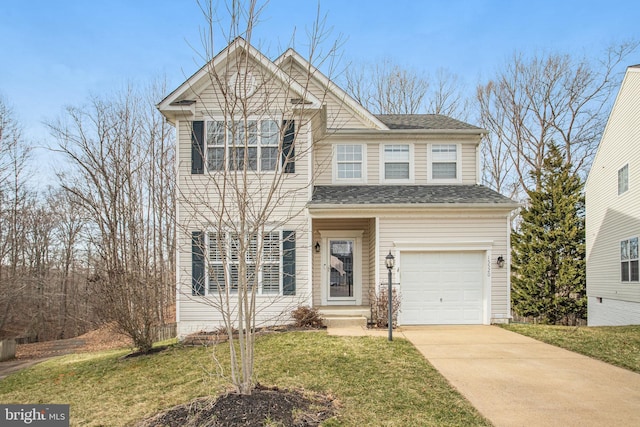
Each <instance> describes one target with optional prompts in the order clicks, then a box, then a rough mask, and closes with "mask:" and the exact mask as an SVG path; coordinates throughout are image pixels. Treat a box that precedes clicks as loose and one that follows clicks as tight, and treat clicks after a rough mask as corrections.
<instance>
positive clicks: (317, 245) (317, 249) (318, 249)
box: [314, 242, 320, 254]
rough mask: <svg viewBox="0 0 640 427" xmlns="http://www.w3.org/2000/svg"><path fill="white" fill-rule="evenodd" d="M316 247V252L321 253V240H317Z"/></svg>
mask: <svg viewBox="0 0 640 427" xmlns="http://www.w3.org/2000/svg"><path fill="white" fill-rule="evenodd" d="M314 248H316V253H317V254H319V253H320V242H316V244H315V246H314Z"/></svg>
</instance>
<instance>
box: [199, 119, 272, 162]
mask: <svg viewBox="0 0 640 427" xmlns="http://www.w3.org/2000/svg"><path fill="white" fill-rule="evenodd" d="M225 124H226V126H225ZM229 124H230V123H229V122H225V121H222V120H207V121H206V133H205V134H206V146H207V169H208V170H210V171H221V170H224V169H225V167H227V168H228V169H229V170H244V169H245V167H246V169H247V170H251V171H274V170H276V168H277V166H278V141H279V138H280V130H279V128H278V122H276V121H275V120H246V121H245V120H240V121H237V122H235V123H234V124H233V126H232V127H231V128H229ZM245 162H246V165H245Z"/></svg>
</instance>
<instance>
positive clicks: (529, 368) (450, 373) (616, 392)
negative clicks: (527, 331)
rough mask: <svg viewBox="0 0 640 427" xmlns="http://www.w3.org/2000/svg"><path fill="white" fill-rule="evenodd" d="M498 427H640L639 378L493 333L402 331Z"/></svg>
mask: <svg viewBox="0 0 640 427" xmlns="http://www.w3.org/2000/svg"><path fill="white" fill-rule="evenodd" d="M396 336H404V337H405V338H407V339H408V340H409V341H411V342H412V343H413V345H414V346H416V348H417V349H418V350H419V351H420V352H421V353H422V354H423V355H424V356H425V358H427V360H429V362H430V363H431V364H432V365H433V366H434V367H435V368H436V369H437V370H438V371H439V372H440V373H441V374H442V375H443V376H444V377H445V378H447V380H449V382H450V383H451V384H452V385H453V386H454V387H455V388H457V389H458V391H460V393H462V394H463V395H464V396H465V397H466V398H467V399H468V400H469V401H470V402H471V404H472V405H473V406H475V407H476V408H477V409H478V411H480V413H482V414H483V415H484V416H485V417H487V418H488V419H489V420H490V421H491V422H492V423H493V424H495V425H496V426H508V427H514V426H640V374H636V373H633V372H631V371H628V370H625V369H621V368H617V367H615V366H612V365H609V364H606V363H603V362H600V361H597V360H594V359H591V358H589V357H585V356H582V355H579V354H577V353H573V352H570V351H567V350H563V349H560V348H557V347H554V346H551V345H548V344H544V343H541V342H539V341H536V340H534V339H531V338H527V337H525V336H522V335H519V334H516V333H513V332H510V331H507V330H504V329H501V328H499V327H497V326H415V327H406V326H405V327H402V328H401V330H400V331H398V332H397V333H396Z"/></svg>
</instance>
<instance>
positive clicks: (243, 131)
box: [233, 120, 258, 147]
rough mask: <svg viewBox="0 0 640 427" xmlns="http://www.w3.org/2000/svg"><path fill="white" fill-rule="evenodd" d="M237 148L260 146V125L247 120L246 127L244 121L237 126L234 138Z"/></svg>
mask: <svg viewBox="0 0 640 427" xmlns="http://www.w3.org/2000/svg"><path fill="white" fill-rule="evenodd" d="M233 143H234V145H235V146H236V147H244V146H245V145H257V144H258V123H257V122H256V121H255V120H247V122H246V127H245V122H244V120H241V121H239V122H238V123H237V124H236V132H235V135H234V138H233Z"/></svg>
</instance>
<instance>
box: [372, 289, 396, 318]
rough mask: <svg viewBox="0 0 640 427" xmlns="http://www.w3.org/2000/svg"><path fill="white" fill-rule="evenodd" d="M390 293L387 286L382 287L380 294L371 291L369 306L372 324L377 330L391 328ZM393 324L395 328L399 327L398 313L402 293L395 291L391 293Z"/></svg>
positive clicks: (373, 290)
mask: <svg viewBox="0 0 640 427" xmlns="http://www.w3.org/2000/svg"><path fill="white" fill-rule="evenodd" d="M388 294H389V291H388V289H387V285H386V284H385V285H380V290H379V291H378V292H376V291H375V289H371V290H369V305H370V306H371V323H372V324H373V326H374V327H376V328H388V327H389V299H388V297H387V295H388ZM391 295H392V296H391V298H392V300H391V309H392V319H391V321H392V323H393V327H394V328H395V327H396V326H397V325H398V311H400V293H399V292H398V291H397V290H396V289H393V291H392V293H391Z"/></svg>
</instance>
